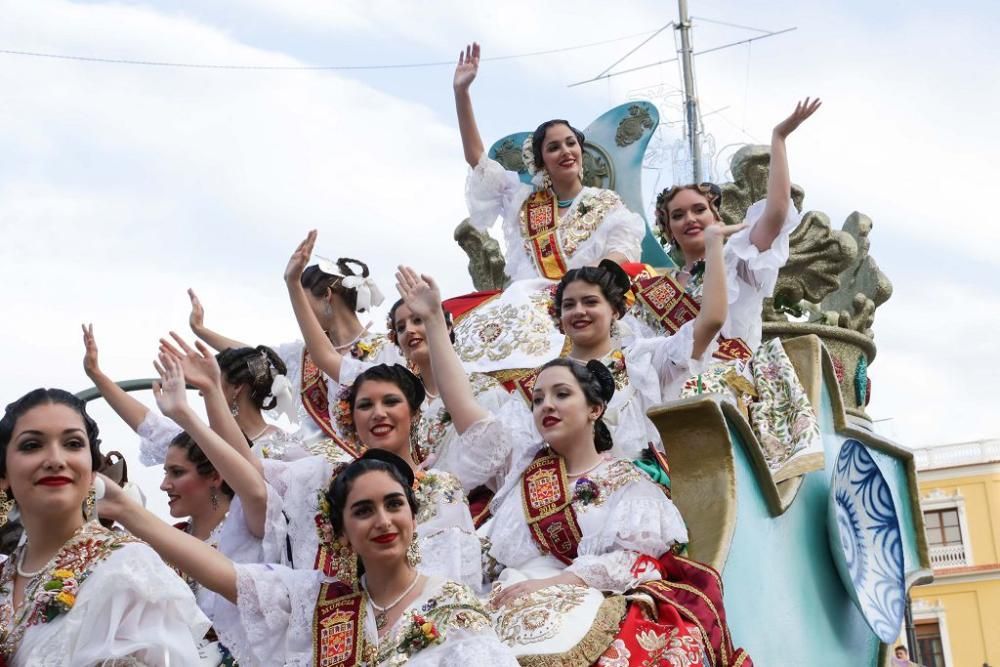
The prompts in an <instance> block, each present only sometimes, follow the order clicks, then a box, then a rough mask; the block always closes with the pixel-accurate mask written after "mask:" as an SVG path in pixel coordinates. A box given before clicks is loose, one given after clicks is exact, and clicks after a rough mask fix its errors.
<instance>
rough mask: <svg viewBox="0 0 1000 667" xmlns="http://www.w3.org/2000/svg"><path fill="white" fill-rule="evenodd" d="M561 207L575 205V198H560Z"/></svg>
mask: <svg viewBox="0 0 1000 667" xmlns="http://www.w3.org/2000/svg"><path fill="white" fill-rule="evenodd" d="M557 201H558V203H559V208H569V207H570V206H572V205H573V199H559V200H557Z"/></svg>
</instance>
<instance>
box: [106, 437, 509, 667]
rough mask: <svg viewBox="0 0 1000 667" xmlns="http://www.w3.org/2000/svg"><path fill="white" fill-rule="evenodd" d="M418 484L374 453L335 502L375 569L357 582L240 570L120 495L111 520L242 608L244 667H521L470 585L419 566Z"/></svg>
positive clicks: (335, 520)
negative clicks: (416, 548)
mask: <svg viewBox="0 0 1000 667" xmlns="http://www.w3.org/2000/svg"><path fill="white" fill-rule="evenodd" d="M413 483H414V477H413V471H412V468H411V466H410V465H409V464H408V463H407V462H405V461H403V460H401V459H399V458H398V457H396V456H394V455H392V454H390V453H388V452H386V451H384V450H369V451H368V452H366V453H365V455H364V456H363V457H362V458H361V459H359V460H357V461H354V462H353V463H350V464H348V465H347V466H345V467H344V469H343V470H342V471H341V473H340V475H339V476H338V477H337V479H336V481H335V482H334V483H333V485H332V486H331V488H330V489H329V491H328V493H327V494H325V495H326V498H327V503H326V505H327V507H328V508H329V516H328V517H327V519H328V521H329V523H330V524H331V526H332V530H333V531H334V534H335V535H336V536H337V537H338V539H342V540H344V541H346V543H347V544H348V545H349V546H350V549H351V551H352V552H353V553H355V554H356V555H357V558H358V560H359V561H360V565H359V568H358V569H359V570H363V571H364V575H363V576H362V577H361V579H360V581H359V582H357V583H356V584H355V585H351V584H346V583H343V582H341V581H337V580H333V579H331V578H330V577H328V576H325V575H324V574H323V573H322V572H319V571H316V570H292V569H289V568H286V567H282V566H277V565H238V564H234V563H232V562H231V561H229V560H228V559H226V558H225V557H223V556H221V555H220V554H218V553H217V552H215V551H213V550H211V549H207V548H205V546H204V545H203V544H201V543H199V542H195V541H192V540H189V539H187V540H185V539H181V540H178V539H176V538H175V537H174V536H173V535H172V534H171V532H170V530H169V529H168V528H167V527H166V526H165V524H163V523H162V522H161V521H159V520H158V519H157V518H156V517H154V516H153V515H152V514H150V513H149V512H147V511H146V510H144V509H143V508H142V507H140V506H138V505H137V504H136V503H134V502H132V501H131V500H130V499H128V498H127V497H126V496H125V494H123V493H121V492H120V491H119V490H117V489H114V490H113V492H112V493H109V494H108V498H107V500H106V501H105V502H106V504H107V505H108V507H107V508H105V507H102V511H103V512H104V513H105V514H111V515H112V516H114V517H115V518H116V519H117V520H118V521H120V522H121V523H122V524H124V525H125V526H127V527H128V528H129V529H130V530H131V531H133V532H134V533H135V534H137V535H141V536H142V537H143V538H144V539H146V540H147V541H148V542H149V543H150V544H152V545H154V546H155V548H156V549H157V550H158V551H160V553H161V554H162V555H163V557H164V558H167V559H169V560H171V561H173V562H176V563H178V564H179V565H180V566H181V567H182V568H183V569H185V570H186V571H187V572H189V573H190V574H191V575H192V576H193V577H195V578H196V579H198V580H199V581H200V582H201V583H202V585H204V586H206V587H210V588H212V589H213V590H215V591H218V592H219V593H220V594H221V595H224V596H225V597H226V598H228V599H229V600H230V601H232V602H233V603H235V604H236V605H237V607H238V609H239V614H240V616H239V619H238V620H237V622H239V623H240V624H241V625H242V626H243V627H244V629H245V635H246V637H247V638H248V639H247V641H246V642H245V643H242V644H240V645H238V646H234V647H233V650H234V654H235V656H236V658H237V659H238V660H239V662H240V665H242V666H243V667H257V666H260V667H265V666H267V667H269V666H271V665H284V666H286V667H313V666H320V665H323V666H327V665H344V666H345V667H351V666H353V665H366V666H372V667H373V666H375V665H401V664H409V665H412V666H413V667H419V666H422V665H427V666H430V665H446V666H453V667H465V666H466V665H483V666H484V667H494V666H496V667H501V666H502V667H508V666H510V667H512V666H513V665H516V664H517V662H516V660H515V659H514V657H513V655H511V653H510V651H509V650H508V649H507V648H506V647H505V646H504V645H503V644H501V643H500V641H499V640H498V639H497V637H496V634H495V633H494V632H493V629H492V627H491V626H490V619H489V614H488V613H487V611H486V610H485V609H484V608H483V606H482V603H480V601H479V600H478V599H477V598H476V597H475V595H474V594H473V593H472V591H471V590H470V589H469V588H467V587H466V586H464V585H462V584H461V583H458V582H455V581H451V580H449V579H448V578H446V577H438V576H428V575H427V574H424V573H422V572H420V571H419V570H417V569H416V568H415V567H414V564H413V555H412V554H413V544H414V542H413V541H414V538H415V533H416V529H417V520H416V516H417V514H418V512H419V511H420V506H419V501H418V500H417V499H416V497H415V495H414V492H413V489H412V486H413Z"/></svg>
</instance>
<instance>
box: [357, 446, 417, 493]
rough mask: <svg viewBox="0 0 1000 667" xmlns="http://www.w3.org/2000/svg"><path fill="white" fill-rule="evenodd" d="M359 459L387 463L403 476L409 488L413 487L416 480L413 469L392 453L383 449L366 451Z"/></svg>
mask: <svg viewBox="0 0 1000 667" xmlns="http://www.w3.org/2000/svg"><path fill="white" fill-rule="evenodd" d="M361 458H362V459H375V460H377V461H382V462H383V463H388V464H389V465H391V466H392V467H394V468H396V469H397V470H398V471H399V474H400V475H402V476H403V479H405V480H406V483H407V484H408V485H409V486H411V487H412V486H413V481H414V480H415V479H416V477H415V476H414V474H413V468H411V467H410V464H409V463H407V462H406V461H404V460H403V459H401V458H400V457H398V456H396V455H395V454H393V453H392V452H390V451H387V450H385V449H375V448H372V449H366V450H365V453H364V454H362V455H361Z"/></svg>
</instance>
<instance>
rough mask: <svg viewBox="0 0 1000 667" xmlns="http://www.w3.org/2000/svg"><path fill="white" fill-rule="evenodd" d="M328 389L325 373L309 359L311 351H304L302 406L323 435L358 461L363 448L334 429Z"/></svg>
mask: <svg viewBox="0 0 1000 667" xmlns="http://www.w3.org/2000/svg"><path fill="white" fill-rule="evenodd" d="M328 389H329V388H328V387H327V384H326V378H324V377H323V372H322V371H320V369H319V368H318V367H317V366H316V364H314V363H313V360H312V359H311V358H310V357H309V351H308V350H303V351H302V405H303V406H304V407H305V409H306V412H308V413H309V416H310V417H312V418H313V421H314V422H316V425H317V426H319V427H320V429H322V431H323V433H325V434H326V436H327V437H328V438H330V440H332V441H333V443H334V444H335V445H337V446H338V447H340V448H341V449H342V450H344V451H345V452H347V454H348V455H349V456H350V457H351V458H352V459H356V458H358V457H359V456H361V453H362V452H361V448H360V447H358V446H357V445H355V444H353V443H350V442H348V441H347V439H345V438H343V437H341V436H340V435H339V434H338V433H337V431H336V429H334V428H333V421H332V420H331V418H330V397H329V396H328V393H329V390H328Z"/></svg>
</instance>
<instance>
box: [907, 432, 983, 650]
mask: <svg viewBox="0 0 1000 667" xmlns="http://www.w3.org/2000/svg"><path fill="white" fill-rule="evenodd" d="M914 458H915V462H916V467H917V479H918V484H919V487H920V507H921V510H922V511H923V515H924V524H925V528H926V532H927V548H928V551H929V556H930V560H931V565H932V566H933V568H934V583H932V584H928V585H925V586H916V587H914V588H913V589H912V591H911V598H912V601H913V606H912V609H913V620H914V625H915V626H916V627H915V629H916V636H917V644H918V646H917V647H911V656H913V655H914V654H915V653H916V651H914V649H915V648H918V649H919V659H920V660H919V661H920V664H921V665H925V666H926V667H983V666H984V665H989V666H990V667H1000V440H982V441H977V442H966V443H958V444H954V445H945V446H940V447H928V448H925V449H920V450H914ZM903 637H905V635H904V636H903Z"/></svg>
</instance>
